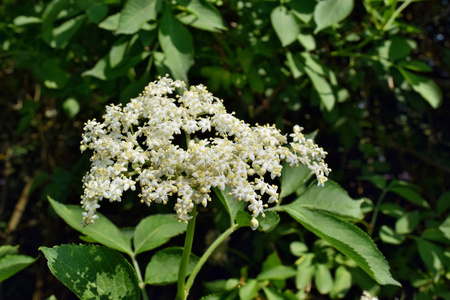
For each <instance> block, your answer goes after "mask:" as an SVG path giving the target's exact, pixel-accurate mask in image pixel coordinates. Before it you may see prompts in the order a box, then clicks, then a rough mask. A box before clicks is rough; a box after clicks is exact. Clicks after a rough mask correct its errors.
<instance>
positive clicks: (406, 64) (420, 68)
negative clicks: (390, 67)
mask: <svg viewBox="0 0 450 300" xmlns="http://www.w3.org/2000/svg"><path fill="white" fill-rule="evenodd" d="M398 66H400V67H402V68H405V69H409V70H411V71H416V72H431V71H433V69H432V68H431V67H430V66H429V65H428V64H426V63H424V62H423V61H420V60H411V61H406V60H403V61H400V62H398Z"/></svg>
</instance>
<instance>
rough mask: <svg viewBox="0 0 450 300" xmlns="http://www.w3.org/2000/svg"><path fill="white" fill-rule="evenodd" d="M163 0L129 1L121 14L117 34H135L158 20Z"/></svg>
mask: <svg viewBox="0 0 450 300" xmlns="http://www.w3.org/2000/svg"><path fill="white" fill-rule="evenodd" d="M162 6H163V1H162V0H128V1H127V3H125V6H124V7H123V9H122V11H121V12H120V17H119V24H118V26H117V33H122V34H133V33H136V32H138V30H139V29H141V28H142V26H143V25H144V24H145V23H146V22H148V21H151V20H156V17H157V15H158V13H159V12H160V11H161V9H162Z"/></svg>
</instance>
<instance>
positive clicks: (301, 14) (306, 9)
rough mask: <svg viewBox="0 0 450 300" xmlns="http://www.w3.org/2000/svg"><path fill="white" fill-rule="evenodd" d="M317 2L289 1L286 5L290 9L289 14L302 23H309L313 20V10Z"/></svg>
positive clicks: (307, 0) (308, 0) (306, 0)
mask: <svg viewBox="0 0 450 300" xmlns="http://www.w3.org/2000/svg"><path fill="white" fill-rule="evenodd" d="M316 4H317V2H316V1H315V0H302V1H298V0H290V1H289V2H288V5H289V6H290V7H291V12H292V14H293V15H294V16H296V17H297V18H298V19H300V20H301V21H303V22H304V23H309V21H311V19H312V18H313V13H314V8H315V7H316Z"/></svg>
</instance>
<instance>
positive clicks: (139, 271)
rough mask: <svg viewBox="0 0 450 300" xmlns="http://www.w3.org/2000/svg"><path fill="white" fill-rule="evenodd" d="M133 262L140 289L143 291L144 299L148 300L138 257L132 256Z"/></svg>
mask: <svg viewBox="0 0 450 300" xmlns="http://www.w3.org/2000/svg"><path fill="white" fill-rule="evenodd" d="M130 257H131V261H132V262H133V266H134V269H135V270H136V275H137V278H138V280H139V288H140V289H141V294H142V299H144V300H148V296H147V292H146V291H145V282H144V280H143V279H142V274H141V269H140V268H139V264H138V262H137V260H136V256H135V255H134V254H133V255H130Z"/></svg>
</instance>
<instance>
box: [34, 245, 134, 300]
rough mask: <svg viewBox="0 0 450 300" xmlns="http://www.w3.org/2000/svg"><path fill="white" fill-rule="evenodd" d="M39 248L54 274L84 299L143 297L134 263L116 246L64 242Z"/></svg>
mask: <svg viewBox="0 0 450 300" xmlns="http://www.w3.org/2000/svg"><path fill="white" fill-rule="evenodd" d="M39 250H41V251H42V252H43V253H44V255H45V257H46V258H47V261H48V267H49V268H50V271H52V273H53V275H54V276H55V277H56V278H58V279H59V280H60V281H61V282H62V283H63V284H64V285H66V286H67V287H68V288H69V289H70V290H71V291H72V292H74V293H75V294H76V295H77V296H78V297H79V298H81V299H127V300H128V299H136V300H137V299H140V292H139V291H140V290H139V285H138V280H137V277H136V273H135V271H134V269H133V267H132V266H131V265H130V263H129V262H128V261H127V260H126V259H125V258H124V257H123V256H122V255H121V254H119V253H117V252H116V251H114V250H112V249H109V248H107V247H101V246H96V245H78V246H77V245H62V246H56V247H53V248H47V247H40V248H39Z"/></svg>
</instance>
